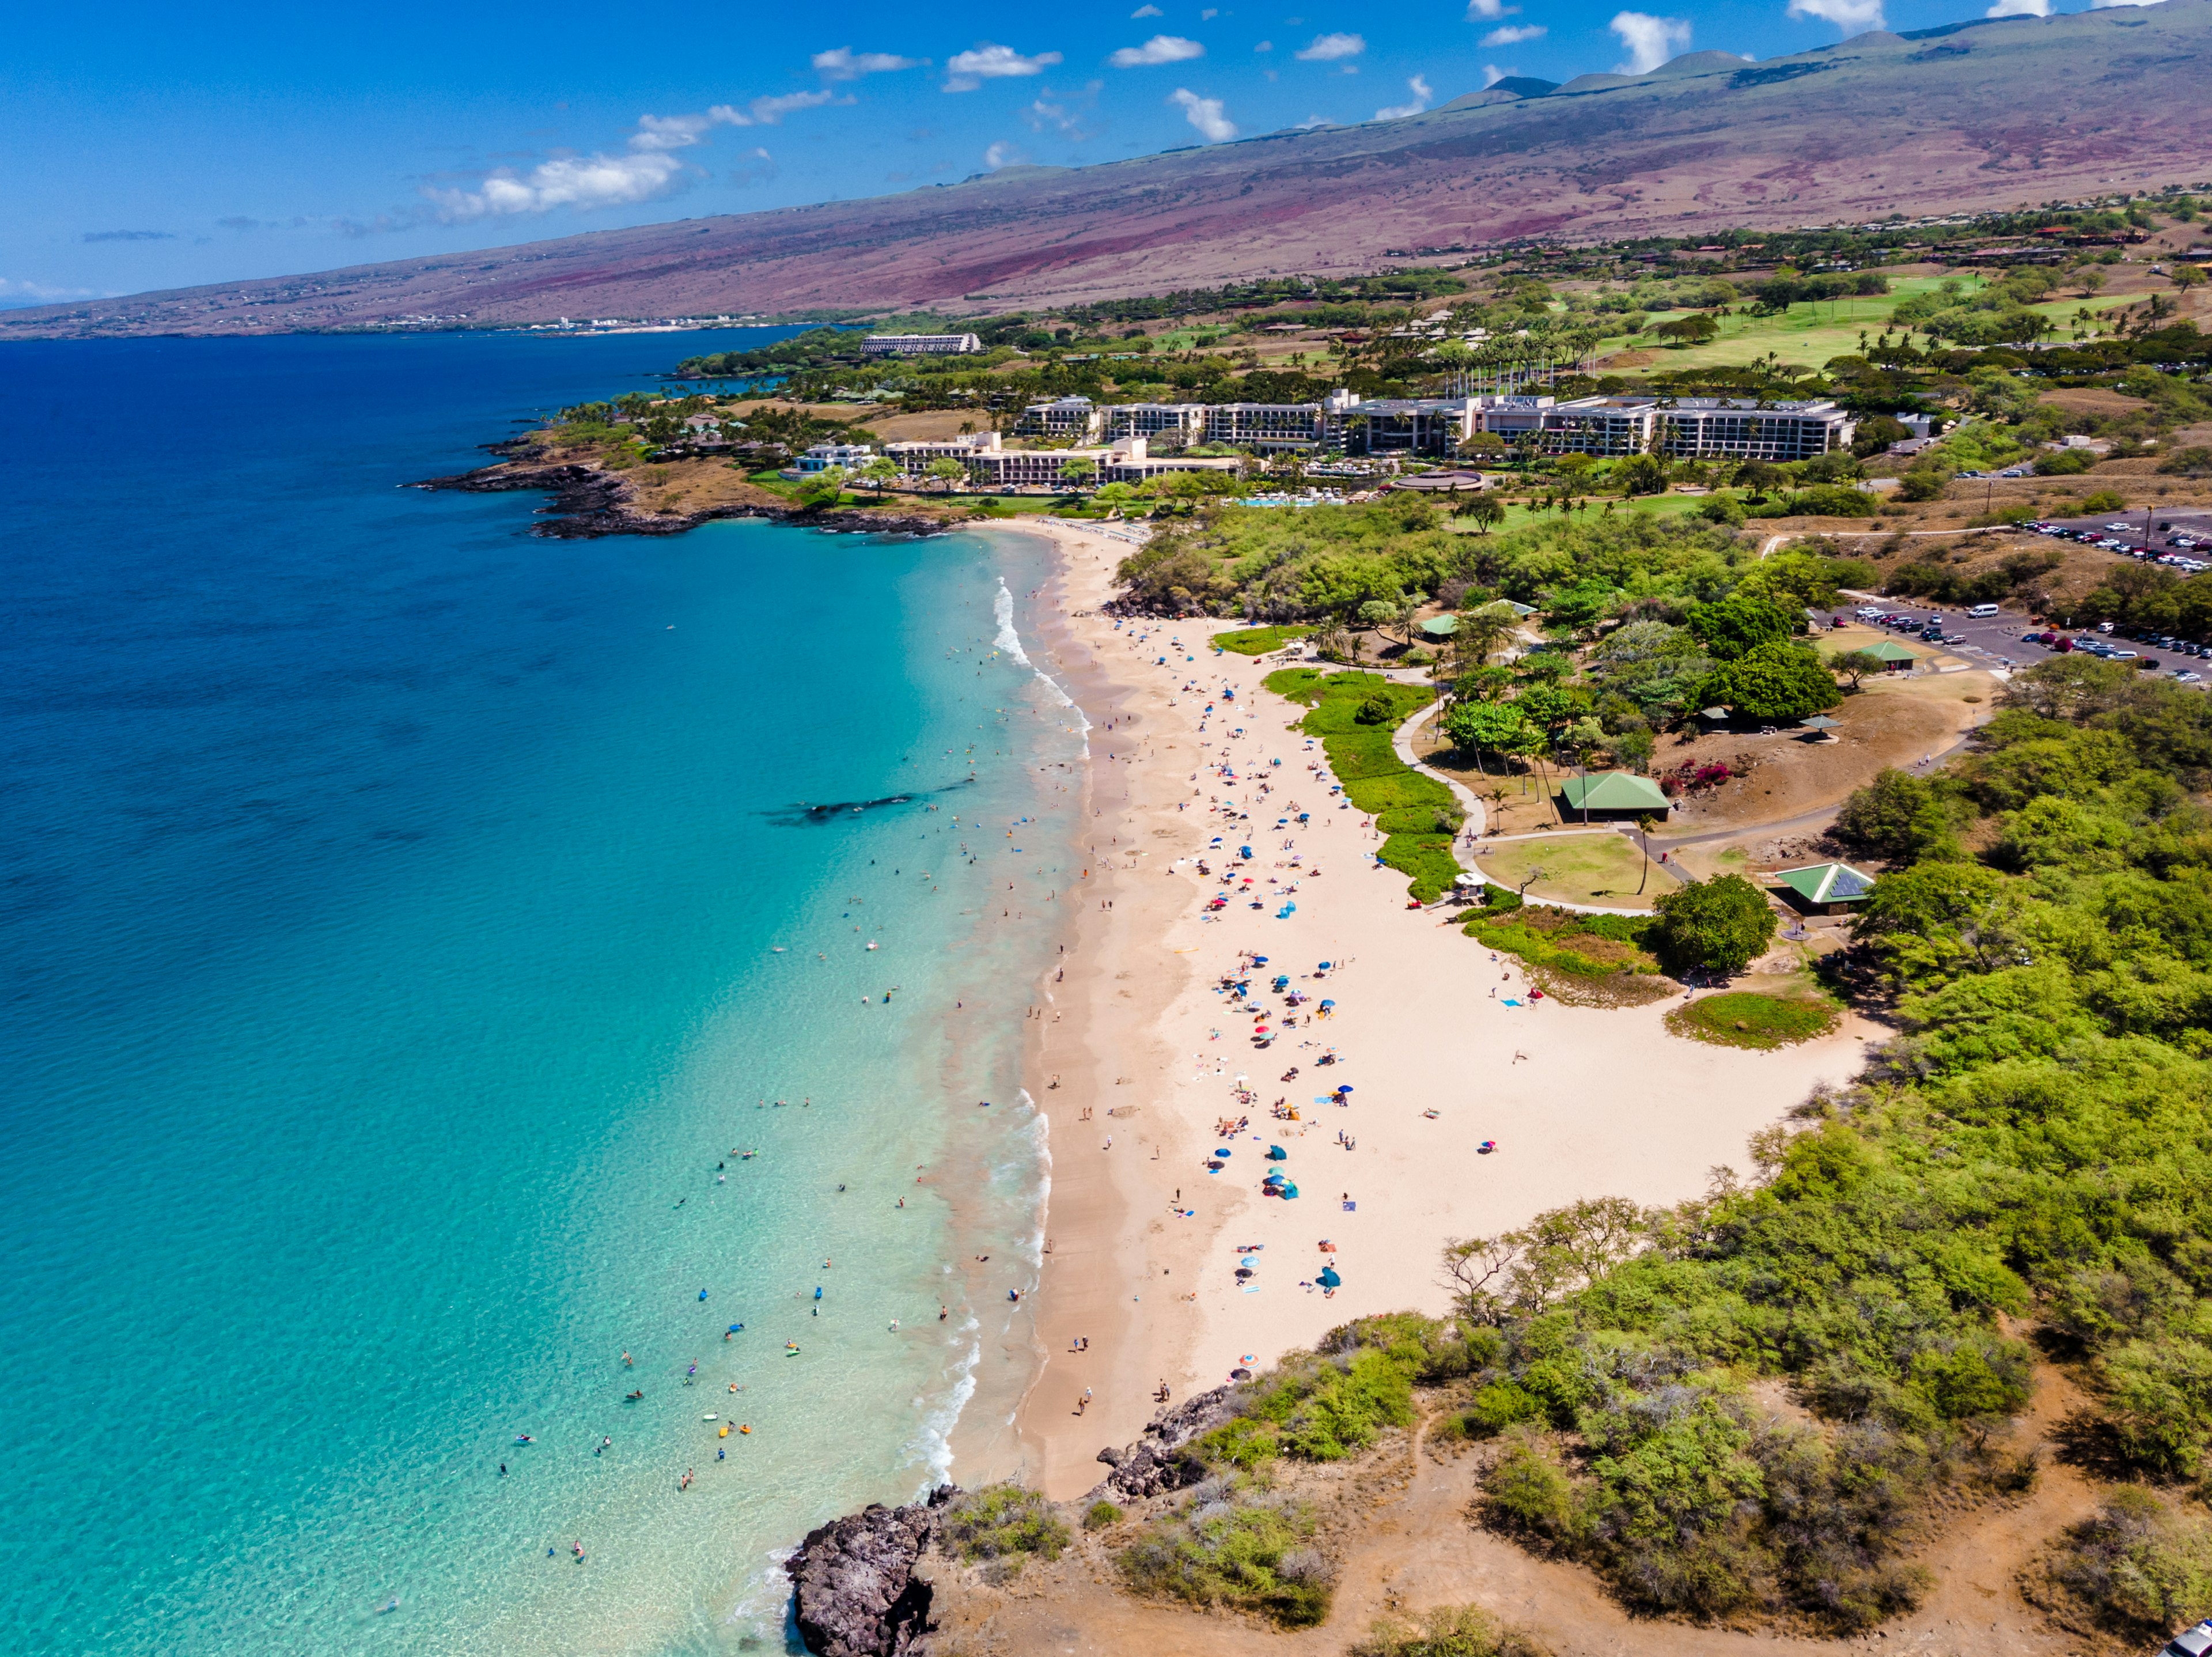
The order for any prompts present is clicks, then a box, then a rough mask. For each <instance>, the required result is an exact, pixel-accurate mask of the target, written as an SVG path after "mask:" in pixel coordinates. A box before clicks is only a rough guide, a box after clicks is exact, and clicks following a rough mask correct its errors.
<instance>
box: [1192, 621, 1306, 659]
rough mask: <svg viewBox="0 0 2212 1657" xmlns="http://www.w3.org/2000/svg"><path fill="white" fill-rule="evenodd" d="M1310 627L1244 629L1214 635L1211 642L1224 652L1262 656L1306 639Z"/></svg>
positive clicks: (1288, 626)
mask: <svg viewBox="0 0 2212 1657" xmlns="http://www.w3.org/2000/svg"><path fill="white" fill-rule="evenodd" d="M1312 631H1313V629H1312V628H1310V627H1306V626H1301V625H1296V624H1292V625H1286V626H1281V627H1246V628H1242V629H1239V630H1238V631H1236V632H1233V633H1216V634H1215V635H1214V636H1213V642H1214V643H1215V644H1216V645H1218V647H1219V648H1220V649H1224V650H1233V651H1235V652H1236V653H1237V655H1240V656H1264V655H1267V653H1268V652H1270V651H1272V650H1279V649H1282V648H1283V647H1284V646H1285V645H1286V644H1289V643H1292V642H1293V641H1294V640H1297V639H1302V638H1304V637H1307V636H1308V635H1309V634H1310V633H1311V632H1312Z"/></svg>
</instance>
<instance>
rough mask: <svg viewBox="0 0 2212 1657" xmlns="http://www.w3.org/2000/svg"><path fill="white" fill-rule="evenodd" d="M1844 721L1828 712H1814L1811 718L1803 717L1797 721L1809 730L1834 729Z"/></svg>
mask: <svg viewBox="0 0 2212 1657" xmlns="http://www.w3.org/2000/svg"><path fill="white" fill-rule="evenodd" d="M1797 723H1798V724H1799V725H1800V726H1801V727H1802V728H1804V729H1806V730H1808V731H1832V730H1834V729H1835V728H1836V727H1837V726H1838V725H1840V724H1842V723H1843V721H1842V720H1840V719H1831V718H1829V717H1828V716H1827V715H1826V714H1814V716H1812V717H1811V718H1810V719H1801V720H1799V721H1798V722H1797Z"/></svg>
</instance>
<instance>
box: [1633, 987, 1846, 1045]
mask: <svg viewBox="0 0 2212 1657" xmlns="http://www.w3.org/2000/svg"><path fill="white" fill-rule="evenodd" d="M1840 1010H1841V1009H1840V1008H1838V1006H1837V1004H1836V1003H1835V1002H1832V1001H1831V1000H1829V999H1828V998H1827V997H1826V996H1768V995H1761V994H1759V993H1758V992H1756V991H1753V990H1731V991H1729V992H1727V993H1725V994H1722V995H1718V996H1699V998H1698V999H1697V1000H1695V1001H1693V1002H1689V1003H1688V1004H1687V1005H1686V1006H1683V1007H1678V1008H1675V1009H1674V1011H1673V1012H1671V1013H1669V1014H1667V1027H1668V1029H1669V1030H1671V1031H1673V1032H1674V1033H1675V1034H1676V1035H1678V1036H1687V1037H1688V1038H1690V1039H1692V1040H1693V1041H1708V1042H1711V1043H1713V1044H1714V1045H1717V1046H1722V1047H1749V1048H1753V1049H1755V1050H1757V1051H1761V1052H1765V1051H1771V1049H1773V1048H1777V1047H1788V1046H1791V1045H1795V1044H1796V1043H1798V1042H1801V1041H1810V1040H1812V1039H1814V1037H1815V1036H1824V1035H1826V1034H1827V1033H1828V1032H1829V1031H1831V1030H1832V1029H1834V1028H1835V1027H1836V1019H1837V1016H1838V1013H1839V1011H1840Z"/></svg>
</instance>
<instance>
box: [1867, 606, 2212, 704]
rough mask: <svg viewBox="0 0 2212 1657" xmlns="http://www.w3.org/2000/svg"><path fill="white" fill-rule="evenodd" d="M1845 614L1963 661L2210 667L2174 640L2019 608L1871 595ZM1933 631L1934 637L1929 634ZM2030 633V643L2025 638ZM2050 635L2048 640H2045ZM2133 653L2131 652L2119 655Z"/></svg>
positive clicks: (2174, 670) (2193, 671)
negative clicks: (1941, 604)
mask: <svg viewBox="0 0 2212 1657" xmlns="http://www.w3.org/2000/svg"><path fill="white" fill-rule="evenodd" d="M1843 613H1845V614H1848V615H1850V616H1851V617H1852V618H1854V619H1856V620H1857V621H1859V622H1861V623H1863V624H1866V625H1869V626H1873V627H1876V628H1879V629H1881V631H1884V632H1887V633H1890V634H1892V635H1893V636H1894V637H1897V638H1898V639H1899V641H1900V642H1901V643H1905V645H1906V646H1908V647H1909V648H1911V649H1923V650H1926V651H1928V652H1929V653H1930V654H1933V653H1934V652H1936V651H1943V652H1946V653H1948V654H1949V655H1954V656H1957V657H1958V658H1959V659H1960V660H1961V661H1969V662H1972V663H1974V664H1975V665H1977V666H1979V667H2027V666H2029V665H2031V664H2032V663H2034V662H2038V661H2042V660H2043V659H2044V658H2045V657H2046V656H2051V655H2063V654H2066V653H2067V652H2069V651H2073V650H2081V651H2084V652H2087V653H2089V654H2094V655H2107V654H2111V655H2115V656H2116V658H2117V659H2118V660H2122V661H2129V662H2130V663H2131V664H2132V663H2137V662H2142V661H2148V662H2150V663H2151V664H2153V665H2154V667H2157V668H2158V669H2159V670H2160V671H2161V672H2163V673H2167V674H2168V675H2169V676H2171V677H2173V678H2176V679H2180V680H2181V682H2182V683H2184V684H2196V683H2197V682H2198V676H2199V674H2200V672H2201V671H2204V670H2212V661H2208V662H2203V663H2200V661H2198V660H2197V658H2199V657H2203V656H2207V655H2212V652H2208V651H2206V650H2205V649H2203V648H2202V647H2199V646H2196V645H2191V644H2184V643H2176V644H2175V645H2173V646H2171V647H2169V646H2166V645H2163V644H2160V643H2152V642H2147V641H2142V640H2136V639H2132V638H2129V637H2126V636H2125V635H2124V633H2123V632H2122V631H2119V630H2118V629H2114V630H2113V631H2112V632H2110V633H2106V632H2103V631H2100V630H2099V629H2097V628H2094V627H2076V628H2043V627H2038V626H2036V625H2035V624H2034V623H2033V622H2032V621H2031V620H2030V619H2029V618H2028V617H2027V615H2026V614H2025V613H2023V612H2020V611H2017V610H2003V609H2000V610H1999V611H1998V612H1997V613H1996V615H1994V616H1970V615H1967V614H1966V612H1963V611H1960V610H1931V609H1928V608H1925V607H1923V606H1893V605H1892V604H1890V603H1888V602H1887V601H1885V600H1880V599H1869V600H1866V601H1865V602H1863V603H1861V604H1858V605H1856V606H1853V608H1852V609H1851V610H1850V611H1847V612H1843ZM1929 631H1935V632H1936V634H1937V637H1936V638H1933V639H1931V638H1929V637H1928V634H1929ZM2031 632H2033V633H2034V634H2035V635H2036V637H2035V639H2034V640H2033V641H2030V640H2029V639H2028V638H2027V637H2026V636H2027V634H2029V633H2031ZM2046 638H2047V639H2048V641H2049V642H2048V643H2045V642H2044V641H2045V639H2046ZM2124 652H2132V653H2133V654H2132V655H2124V654H2121V653H2124Z"/></svg>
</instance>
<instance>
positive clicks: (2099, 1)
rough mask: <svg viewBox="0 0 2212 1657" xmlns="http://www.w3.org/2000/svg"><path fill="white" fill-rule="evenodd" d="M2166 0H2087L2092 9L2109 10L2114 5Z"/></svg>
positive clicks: (2148, 3) (2154, 2)
mask: <svg viewBox="0 0 2212 1657" xmlns="http://www.w3.org/2000/svg"><path fill="white" fill-rule="evenodd" d="M2164 3H2166V0H2089V9H2091V10H2092V11H2110V10H2111V9H2112V8H2113V7H2115V6H2157V5H2163V4H2164Z"/></svg>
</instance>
